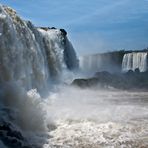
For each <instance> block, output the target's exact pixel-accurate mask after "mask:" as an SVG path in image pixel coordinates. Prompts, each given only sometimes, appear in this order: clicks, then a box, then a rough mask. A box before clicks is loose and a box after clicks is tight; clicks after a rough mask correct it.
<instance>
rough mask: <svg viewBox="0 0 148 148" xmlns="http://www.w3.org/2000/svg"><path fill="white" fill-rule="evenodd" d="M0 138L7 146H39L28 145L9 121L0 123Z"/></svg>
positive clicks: (32, 147) (24, 147)
mask: <svg viewBox="0 0 148 148" xmlns="http://www.w3.org/2000/svg"><path fill="white" fill-rule="evenodd" d="M0 140H1V141H2V142H3V143H4V145H6V146H7V147H9V148H39V147H38V146H34V145H30V144H29V143H27V140H26V139H25V138H24V137H23V136H22V134H21V132H19V131H16V130H15V129H14V128H13V127H12V125H11V124H10V123H6V122H3V123H0Z"/></svg>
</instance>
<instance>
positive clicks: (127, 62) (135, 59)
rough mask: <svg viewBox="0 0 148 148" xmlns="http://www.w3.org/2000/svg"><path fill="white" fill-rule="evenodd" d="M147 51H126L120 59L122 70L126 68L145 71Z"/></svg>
mask: <svg viewBox="0 0 148 148" xmlns="http://www.w3.org/2000/svg"><path fill="white" fill-rule="evenodd" d="M147 55H148V53H147V52H133V53H127V54H125V55H124V57H123V61H122V71H123V72H127V71H128V70H133V71H134V70H135V69H137V68H138V69H139V71H140V72H145V71H146V70H147V67H148V65H147V60H148V57H147Z"/></svg>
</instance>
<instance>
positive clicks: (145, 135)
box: [44, 88, 148, 148]
mask: <svg viewBox="0 0 148 148" xmlns="http://www.w3.org/2000/svg"><path fill="white" fill-rule="evenodd" d="M147 96H148V93H147V92H127V91H119V90H107V91H106V90H100V91H99V90H80V89H78V88H62V89H60V91H59V93H55V94H51V96H50V97H49V98H48V99H47V100H46V104H45V108H46V109H47V110H48V112H50V115H51V113H52V118H53V120H54V121H55V123H56V126H57V128H56V129H55V130H53V131H51V132H49V134H50V136H52V138H50V139H49V140H48V144H45V145H44V148H50V147H55V148H57V147H61V148H82V147H85V148H92V147H93V148H98V147H105V148H106V147H132V148H133V147H142V146H143V147H147V146H148V143H147V141H148V126H147V125H148V100H147ZM49 100H50V101H49Z"/></svg>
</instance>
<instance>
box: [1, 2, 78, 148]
mask: <svg viewBox="0 0 148 148" xmlns="http://www.w3.org/2000/svg"><path fill="white" fill-rule="evenodd" d="M78 66H79V65H78V59H77V56H76V53H75V51H74V48H73V46H72V44H71V43H70V41H69V40H68V38H67V33H66V31H65V30H64V29H56V28H47V27H35V26H34V25H33V24H32V23H31V22H30V21H24V20H22V19H21V18H20V17H19V16H18V15H17V13H16V12H15V11H14V10H13V9H11V8H9V7H6V6H2V5H0V129H1V135H0V145H1V140H2V141H3V142H4V143H6V145H8V146H9V147H19V148H21V147H25V145H24V146H23V143H24V142H27V141H26V140H24V139H23V138H22V137H21V135H23V136H24V135H26V133H25V134H24V132H29V135H30V132H32V131H33V134H34V135H35V132H44V131H47V129H48V130H49V129H50V125H51V121H50V117H48V119H47V117H46V118H45V116H46V111H45V106H43V105H44V104H45V103H44V99H43V98H42V97H43V96H44V97H45V95H46V94H48V92H49V91H50V90H49V88H50V86H52V84H53V82H60V81H59V80H62V73H64V71H66V72H67V71H68V70H74V69H77V68H78ZM46 119H47V120H48V121H47V122H46ZM52 127H53V125H52ZM8 132H9V133H10V132H11V135H10V136H7V134H6V133H8ZM16 133H18V135H20V137H18V136H16ZM26 137H27V136H26ZM33 137H34V136H33ZM41 137H42V136H41ZM27 138H28V141H29V142H30V140H31V139H32V136H31V138H30V139H29V137H27ZM14 139H15V143H13V142H12V141H13V140H14ZM37 141H40V140H37ZM9 144H11V145H9ZM39 144H40V145H42V143H40V142H39ZM16 145H17V146H16ZM20 145H22V146H20ZM30 147H33V146H30ZM35 147H36V146H35Z"/></svg>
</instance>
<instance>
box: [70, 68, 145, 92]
mask: <svg viewBox="0 0 148 148" xmlns="http://www.w3.org/2000/svg"><path fill="white" fill-rule="evenodd" d="M147 75H148V72H142V73H140V72H139V69H136V70H135V72H134V71H132V70H130V71H128V72H127V73H116V74H111V73H109V72H106V71H103V72H98V73H96V74H95V76H94V77H92V78H88V79H83V78H82V79H75V80H74V81H73V82H72V85H76V86H79V87H81V88H87V87H96V86H100V87H101V88H107V87H114V88H117V89H124V90H130V89H148V79H147Z"/></svg>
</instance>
